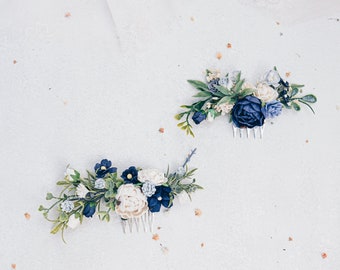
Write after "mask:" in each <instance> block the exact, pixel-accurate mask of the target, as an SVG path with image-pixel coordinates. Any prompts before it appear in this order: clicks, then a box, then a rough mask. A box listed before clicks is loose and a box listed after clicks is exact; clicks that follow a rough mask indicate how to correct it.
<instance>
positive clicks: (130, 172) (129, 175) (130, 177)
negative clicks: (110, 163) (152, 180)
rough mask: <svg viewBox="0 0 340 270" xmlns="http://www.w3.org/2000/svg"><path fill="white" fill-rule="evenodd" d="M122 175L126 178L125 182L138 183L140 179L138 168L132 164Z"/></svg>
mask: <svg viewBox="0 0 340 270" xmlns="http://www.w3.org/2000/svg"><path fill="white" fill-rule="evenodd" d="M121 177H122V178H123V179H124V183H125V184H137V183H138V182H139V181H138V170H137V169H136V167H134V166H131V167H130V168H129V169H126V170H125V171H124V172H123V173H122V175H121Z"/></svg>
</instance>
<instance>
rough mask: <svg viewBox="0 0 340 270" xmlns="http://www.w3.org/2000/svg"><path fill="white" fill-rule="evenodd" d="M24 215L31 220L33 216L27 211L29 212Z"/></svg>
mask: <svg viewBox="0 0 340 270" xmlns="http://www.w3.org/2000/svg"><path fill="white" fill-rule="evenodd" d="M24 216H25V218H26V219H27V220H29V219H30V218H31V215H30V214H29V213H27V212H26V213H25V214H24Z"/></svg>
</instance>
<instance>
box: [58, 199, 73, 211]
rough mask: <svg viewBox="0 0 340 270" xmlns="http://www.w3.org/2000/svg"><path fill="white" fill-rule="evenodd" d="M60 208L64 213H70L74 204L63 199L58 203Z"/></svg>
mask: <svg viewBox="0 0 340 270" xmlns="http://www.w3.org/2000/svg"><path fill="white" fill-rule="evenodd" d="M60 207H61V210H63V211H64V212H66V213H70V212H71V211H72V210H73V208H74V204H73V202H70V201H64V202H62V203H61V204H60Z"/></svg>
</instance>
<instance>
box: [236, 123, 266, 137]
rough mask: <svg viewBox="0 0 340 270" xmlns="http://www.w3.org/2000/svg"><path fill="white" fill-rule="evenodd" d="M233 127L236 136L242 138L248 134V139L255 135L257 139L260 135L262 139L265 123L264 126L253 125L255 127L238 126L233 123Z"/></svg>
mask: <svg viewBox="0 0 340 270" xmlns="http://www.w3.org/2000/svg"><path fill="white" fill-rule="evenodd" d="M232 127H233V135H234V138H236V137H238V136H239V137H240V138H242V137H245V136H247V138H248V139H249V138H250V137H254V139H256V136H260V139H262V138H263V133H264V127H265V124H263V125H262V126H259V127H253V128H238V127H237V126H235V125H234V124H232Z"/></svg>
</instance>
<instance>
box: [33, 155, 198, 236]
mask: <svg viewBox="0 0 340 270" xmlns="http://www.w3.org/2000/svg"><path fill="white" fill-rule="evenodd" d="M194 152H195V150H194V151H193V152H192V153H191V154H190V155H189V157H188V158H187V160H186V161H185V163H184V164H183V166H181V167H180V169H177V171H176V172H174V173H169V170H168V172H167V173H163V172H161V171H159V170H157V169H141V168H136V167H135V166H131V167H129V168H127V169H126V170H124V171H123V172H122V173H121V175H120V177H119V176H118V173H117V168H115V167H112V163H111V161H109V160H107V159H103V160H102V161H101V162H99V163H97V164H95V166H94V171H93V172H90V171H87V177H82V176H81V175H80V173H79V172H78V171H76V170H74V169H71V168H69V167H68V168H67V169H66V172H65V176H64V179H62V180H61V181H58V182H57V185H58V186H62V187H63V191H62V192H61V193H60V194H59V195H58V196H55V195H53V194H52V193H47V196H46V200H55V202H54V204H52V206H50V207H44V206H42V205H41V206H40V207H39V211H42V212H43V215H44V217H45V218H46V219H47V220H49V221H52V222H53V223H54V224H55V225H54V227H53V229H52V231H51V233H53V234H55V233H57V232H58V231H62V232H64V229H65V228H67V227H71V228H75V227H76V226H77V225H79V224H80V223H82V221H83V218H84V217H86V218H91V217H93V216H94V215H95V214H98V216H99V218H100V219H101V220H106V221H109V220H110V213H111V212H115V213H116V214H118V215H119V216H120V218H121V219H123V220H126V219H130V218H139V217H141V216H142V215H144V214H145V213H147V212H148V211H150V212H152V213H155V212H159V211H160V210H161V207H162V206H163V207H165V208H170V207H171V206H172V205H173V201H174V198H175V196H176V195H178V194H179V193H181V192H186V193H187V194H188V195H189V196H190V193H191V192H194V191H195V190H197V189H201V188H202V187H201V186H199V185H197V184H195V179H192V176H193V173H194V171H195V170H196V169H194V170H188V167H187V166H186V164H187V162H188V161H189V160H190V158H191V156H192V155H193V154H194ZM178 171H181V173H178ZM186 179H191V180H190V181H187V180H186ZM183 180H186V181H185V183H183V182H182V181H183ZM54 208H56V209H57V212H58V216H57V218H56V219H50V218H49V214H50V211H51V210H52V209H54Z"/></svg>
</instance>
